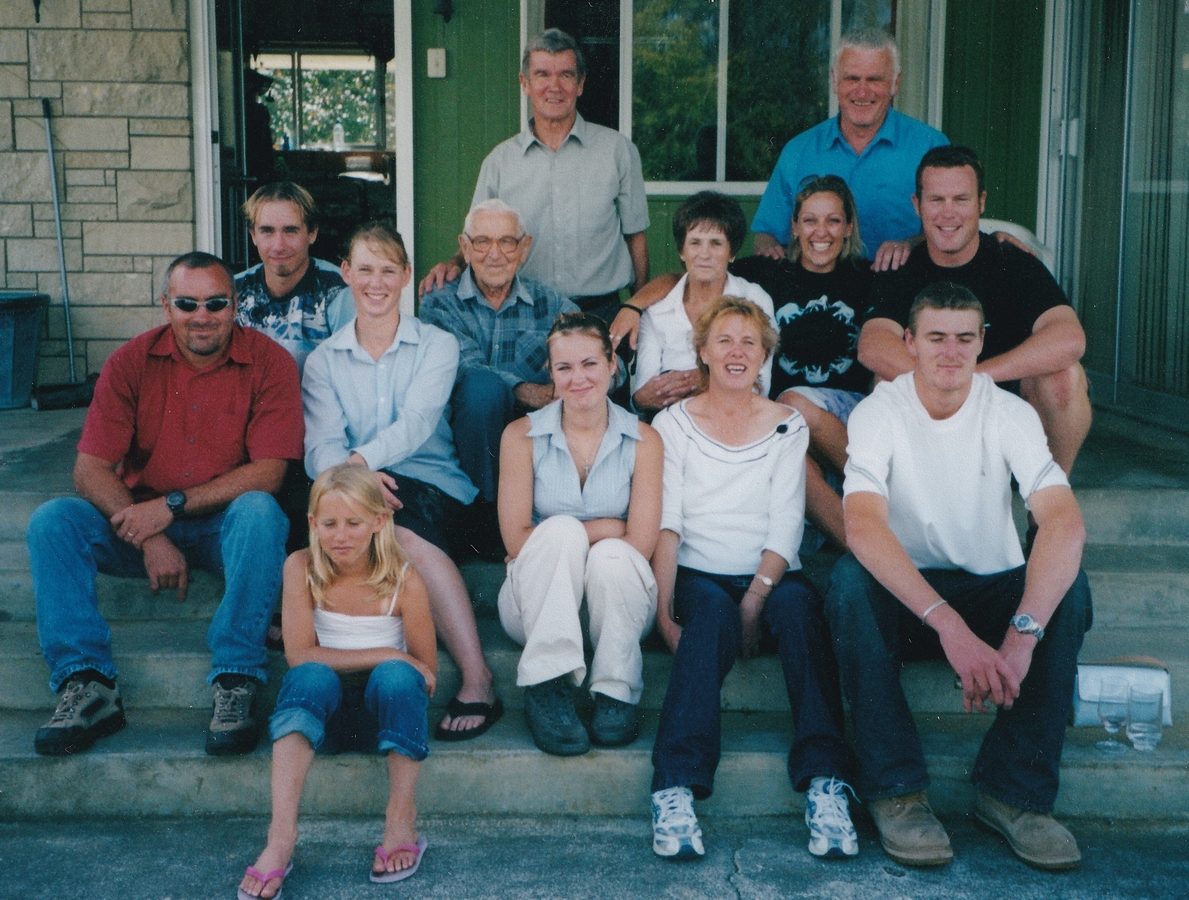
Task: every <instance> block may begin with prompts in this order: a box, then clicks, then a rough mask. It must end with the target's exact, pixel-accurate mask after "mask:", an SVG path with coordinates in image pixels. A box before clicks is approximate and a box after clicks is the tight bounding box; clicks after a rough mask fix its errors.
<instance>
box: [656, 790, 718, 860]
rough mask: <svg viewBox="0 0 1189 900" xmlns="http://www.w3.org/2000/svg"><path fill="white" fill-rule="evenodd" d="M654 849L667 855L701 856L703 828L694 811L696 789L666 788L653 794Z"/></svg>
mask: <svg viewBox="0 0 1189 900" xmlns="http://www.w3.org/2000/svg"><path fill="white" fill-rule="evenodd" d="M652 852H653V853H655V854H656V855H657V856H663V857H664V858H665V859H673V860H683V859H701V858H702V857H703V856H704V855H705V854H706V850H705V848H704V847H703V846H702V829H701V828H699V827H698V817H697V816H696V815H694V792H693V791H691V790H690V789H689V788H687V787H674V788H665V789H664V790H663V791H654V792H653V794H652Z"/></svg>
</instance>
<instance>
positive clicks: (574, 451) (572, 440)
mask: <svg viewBox="0 0 1189 900" xmlns="http://www.w3.org/2000/svg"><path fill="white" fill-rule="evenodd" d="M609 425H610V413H607V417H606V418H605V419H604V420H603V423H602V426H601V427H600V428H598V429H597V431H598V433H597V435H596V436H595V440H594V446H593V448H590V449H589V450H588V448H587V447H582V448H581V449H580V448H579V446H578V443H579V442H578V441H577V440H576V438H577V435H574V436H571V435H570V433H569V432H567V431H566V422H565V407H564V406H563V407H562V434H564V435H565V437H566V446H568V447H569V448H570V455H571V456H572V457H573V458H574V461H575V462H576V463H578V461H579V460H581V462H580V463H578V464H579V465H580V466H581V468H582V482H583V484H585V483H586V479H587V477H588V476H589V475H590V470H591V468H592V467H593V466H594V461H595V457H597V456H598V455H599V447H600V446H602V443H603V435H604V434H606V433H607V428H608V426H609ZM584 437H585V435H584ZM582 443H588V442H587V441H585V440H584V441H583V442H582Z"/></svg>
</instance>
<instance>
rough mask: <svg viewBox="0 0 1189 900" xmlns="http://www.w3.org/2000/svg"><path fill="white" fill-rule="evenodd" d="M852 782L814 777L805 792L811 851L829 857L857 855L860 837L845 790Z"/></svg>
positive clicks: (815, 854) (840, 857) (847, 789)
mask: <svg viewBox="0 0 1189 900" xmlns="http://www.w3.org/2000/svg"><path fill="white" fill-rule="evenodd" d="M847 791H851V793H854V792H853V791H852V790H851V787H850V785H848V784H847V783H846V782H845V781H839V780H838V779H837V778H815V779H813V781H811V782H810V783H809V790H808V791H806V792H805V824H806V825H808V826H809V852H810V853H812V854H813V855H814V856H824V857H826V858H827V859H842V858H843V857H845V856H858V854H859V837H858V835H856V834H855V826H854V825H853V824H852V823H851V820H850V803H849V802H848V801H847V799H846V792H847Z"/></svg>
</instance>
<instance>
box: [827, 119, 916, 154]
mask: <svg viewBox="0 0 1189 900" xmlns="http://www.w3.org/2000/svg"><path fill="white" fill-rule="evenodd" d="M899 115H900V113H898V112H896V110H894V109H892V108H891V107H888V114H887V116H886V117H885V118H884V120H883V124H882V125H880V126H879V131H877V132H875V137H874V138H872V139H871V143H870V144H868V145H867V146H866V147H864V148H863V152H862V153H860V154H857V155H858V156H863V155H865V154H867V153H868V152H869V151H870V150H871V148H872V147H874V146H875V145H876V144H879V143H884V144H888V145H889V146H892V147H894V146H896V138H897V136H898V133H899V127H898V122H897V121H896V120H897V117H899ZM841 119H842V114H841V113H839V114H838V115H836V116H834V118H832V119H830V120H829V126H828V127H827V128H826V133H825V141H826V147H827V148H830V149H833V148H834V147H838V146H841V147H844V148H845V149H847V150H849V151H850V152H851V153H854V152H855V151H854V148H853V147H851V145H850V144H849V143H847V141H846V138H845V137H843V136H842V126H841V125H840V124H839V123H840V121H841Z"/></svg>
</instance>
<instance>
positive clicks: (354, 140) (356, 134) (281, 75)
mask: <svg viewBox="0 0 1189 900" xmlns="http://www.w3.org/2000/svg"><path fill="white" fill-rule="evenodd" d="M263 74H266V75H271V76H272V78H273V84H272V87H271V88H270V89H269V92H268V96H267V97H265V100H264V104H265V106H267V107H268V111H269V114H270V115H271V117H272V133H273V142H274V144H278V145H279V144H280V143H281V138H282V137H283V136H284V135H286V134H287V135H289V138H290V142H291V143H292V142H294V141H296V139H297V128H296V125H295V124H294V121H293V70H292V69H272V70H268V71H265V72H264V73H263ZM301 92H302V142H303V144H304V145H305V146H307V147H308V146H310V145H311V144H317V145H321V146H324V147H329V146H331V144H332V143H333V142H334V126H335V124H336V123H340V122H341V123H342V126H343V137H344V139H345V141H346V142H347V144H375V143H376V110H375V96H376V87H375V76H374V75H373V73H371V72H359V71H355V70H353V69H329V70H328V69H318V70H303V71H302V73H301Z"/></svg>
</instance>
